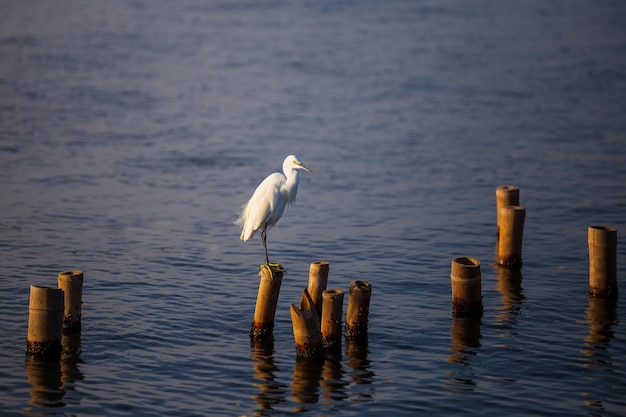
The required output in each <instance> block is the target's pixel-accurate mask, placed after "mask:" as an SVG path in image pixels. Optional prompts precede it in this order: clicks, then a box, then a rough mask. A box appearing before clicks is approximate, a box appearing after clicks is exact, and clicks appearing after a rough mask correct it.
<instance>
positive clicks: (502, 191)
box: [496, 185, 519, 236]
mask: <svg viewBox="0 0 626 417" xmlns="http://www.w3.org/2000/svg"><path fill="white" fill-rule="evenodd" d="M506 206H519V188H518V187H517V186H515V185H501V186H499V187H498V188H496V216H497V218H496V220H497V223H496V224H497V226H498V236H500V209H501V208H502V207H506Z"/></svg>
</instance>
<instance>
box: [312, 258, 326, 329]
mask: <svg viewBox="0 0 626 417" xmlns="http://www.w3.org/2000/svg"><path fill="white" fill-rule="evenodd" d="M329 264H330V263H329V262H328V261H315V262H311V266H310V267H309V287H308V291H309V295H310V296H311V300H313V304H314V305H315V309H316V310H317V317H318V318H321V317H322V292H324V290H325V289H326V284H327V282H328V269H329Z"/></svg>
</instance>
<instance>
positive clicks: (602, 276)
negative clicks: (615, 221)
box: [587, 226, 617, 298]
mask: <svg viewBox="0 0 626 417" xmlns="http://www.w3.org/2000/svg"><path fill="white" fill-rule="evenodd" d="M587 241H588V245H589V294H591V295H595V296H605V297H608V298H613V297H617V229H615V228H613V227H608V226H589V228H588V231H587Z"/></svg>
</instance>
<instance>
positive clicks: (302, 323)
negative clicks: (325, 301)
mask: <svg viewBox="0 0 626 417" xmlns="http://www.w3.org/2000/svg"><path fill="white" fill-rule="evenodd" d="M290 310H291V322H292V324H293V338H294V340H295V342H296V352H297V355H298V358H300V359H313V358H318V357H321V356H322V343H321V342H322V337H321V332H320V320H319V318H318V316H317V310H316V309H315V305H314V304H313V300H312V299H311V295H310V294H309V291H308V290H307V289H305V290H304V291H303V292H302V299H301V301H300V306H299V307H298V306H296V305H295V304H291V308H290Z"/></svg>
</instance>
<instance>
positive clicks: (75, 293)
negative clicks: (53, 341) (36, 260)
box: [57, 270, 83, 333]
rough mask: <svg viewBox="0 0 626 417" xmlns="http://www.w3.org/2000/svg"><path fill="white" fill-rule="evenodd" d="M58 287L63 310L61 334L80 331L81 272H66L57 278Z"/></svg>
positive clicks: (81, 302)
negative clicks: (62, 299) (61, 295)
mask: <svg viewBox="0 0 626 417" xmlns="http://www.w3.org/2000/svg"><path fill="white" fill-rule="evenodd" d="M57 280H58V286H59V288H60V289H62V290H63V298H64V303H63V304H64V305H65V309H64V312H63V332H65V333H71V332H75V331H80V327H81V316H82V304H83V272H82V271H78V270H68V271H63V272H60V273H59V274H58V276H57Z"/></svg>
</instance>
